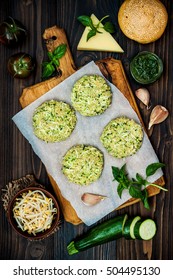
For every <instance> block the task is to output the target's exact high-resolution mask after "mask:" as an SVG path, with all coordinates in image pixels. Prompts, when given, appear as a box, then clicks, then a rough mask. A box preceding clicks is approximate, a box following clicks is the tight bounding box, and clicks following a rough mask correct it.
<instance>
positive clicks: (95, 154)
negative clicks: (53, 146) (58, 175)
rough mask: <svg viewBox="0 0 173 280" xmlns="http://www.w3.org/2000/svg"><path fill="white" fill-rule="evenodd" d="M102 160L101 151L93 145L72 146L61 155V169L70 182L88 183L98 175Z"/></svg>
mask: <svg viewBox="0 0 173 280" xmlns="http://www.w3.org/2000/svg"><path fill="white" fill-rule="evenodd" d="M103 160H104V159H103V154H102V152H101V151H100V150H98V149H97V148H95V147H93V146H85V145H77V146H73V147H72V148H71V149H70V150H68V151H67V153H66V154H65V156H64V157H63V161H62V166H63V167H62V171H63V173H64V175H65V176H66V177H67V178H68V180H69V181H70V182H72V183H75V184H78V185H81V186H84V185H89V184H91V183H92V182H95V181H96V180H97V179H98V178H99V177H100V175H101V173H102V170H103Z"/></svg>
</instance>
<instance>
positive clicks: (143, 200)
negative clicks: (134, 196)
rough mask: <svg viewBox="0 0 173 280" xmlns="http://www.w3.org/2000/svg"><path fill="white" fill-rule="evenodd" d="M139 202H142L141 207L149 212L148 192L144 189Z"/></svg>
mask: <svg viewBox="0 0 173 280" xmlns="http://www.w3.org/2000/svg"><path fill="white" fill-rule="evenodd" d="M141 201H142V202H143V205H144V207H145V208H146V209H148V210H150V205H149V202H148V192H147V190H146V189H144V190H143V191H142V197H141Z"/></svg>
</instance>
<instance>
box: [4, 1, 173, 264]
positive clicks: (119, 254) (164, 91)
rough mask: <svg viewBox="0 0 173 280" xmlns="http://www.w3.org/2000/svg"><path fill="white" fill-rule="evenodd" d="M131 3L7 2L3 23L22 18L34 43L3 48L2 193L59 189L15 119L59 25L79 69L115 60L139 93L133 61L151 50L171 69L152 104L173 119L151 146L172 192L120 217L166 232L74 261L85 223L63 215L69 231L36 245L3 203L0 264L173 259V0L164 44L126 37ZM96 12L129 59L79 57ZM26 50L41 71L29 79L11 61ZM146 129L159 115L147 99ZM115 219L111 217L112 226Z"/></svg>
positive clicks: (103, 247) (141, 107)
mask: <svg viewBox="0 0 173 280" xmlns="http://www.w3.org/2000/svg"><path fill="white" fill-rule="evenodd" d="M122 2H123V1H112V0H105V1H101V0H86V1H80V0H58V1H56V0H51V1H49V0H42V1H41V0H37V1H36V0H35V1H34V0H33V1H32V0H13V1H12V0H11V1H10V0H6V1H1V3H0V22H2V21H3V20H4V19H5V18H6V17H7V16H8V15H11V16H13V17H14V18H16V19H18V20H20V21H21V22H22V23H23V24H24V25H25V26H26V27H27V29H28V38H27V40H26V41H25V43H24V44H23V45H22V46H21V47H18V48H15V49H7V48H6V47H5V46H3V45H0V57H1V64H0V83H1V87H0V98H1V100H0V106H1V110H0V129H1V135H0V144H1V145H0V156H1V165H0V187H1V189H3V187H4V186H5V185H6V184H7V183H8V182H9V181H11V180H13V179H17V178H20V177H22V176H24V175H26V174H34V175H35V177H36V178H37V180H39V181H40V182H41V183H42V184H44V185H45V186H46V188H48V189H49V190H50V191H52V186H51V183H50V180H49V178H48V176H47V173H46V170H45V167H44V166H43V165H42V163H41V162H40V160H39V158H38V157H37V156H36V155H35V154H34V152H33V151H32V148H31V146H30V144H29V143H28V142H27V141H26V140H25V139H24V137H23V136H22V135H21V133H20V132H19V131H18V129H17V128H16V127H15V125H14V123H13V122H12V120H11V118H12V117H13V115H14V114H16V113H17V112H18V111H19V110H21V105H20V102H19V98H20V96H21V93H22V91H23V89H24V88H28V87H30V86H32V85H34V84H37V83H40V82H41V63H42V62H43V61H44V60H46V59H47V55H46V52H47V50H46V46H45V41H44V40H43V38H42V36H43V33H44V30H45V29H46V28H48V27H50V26H54V25H57V26H59V27H61V28H63V29H64V30H65V33H66V35H67V39H68V42H69V47H70V50H71V52H72V56H73V59H74V65H75V66H74V65H72V68H73V67H74V71H75V67H76V68H79V67H81V66H83V65H85V64H86V63H87V62H89V61H91V60H94V61H97V60H101V59H105V58H108V57H112V58H114V59H118V60H121V61H122V64H123V67H124V69H125V73H126V76H127V78H128V81H129V84H130V86H131V89H132V91H133V92H134V91H135V90H136V89H137V88H139V85H138V84H137V83H135V82H134V80H133V79H132V77H131V76H130V73H129V63H130V61H131V59H132V58H133V56H134V55H136V54H137V53H138V52H139V51H143V50H149V51H153V52H155V53H156V54H158V55H159V56H160V57H161V58H162V60H163V63H164V73H163V75H162V77H161V78H160V79H159V80H158V81H157V82H155V83H154V84H152V85H150V86H147V88H148V90H149V91H150V93H151V100H152V106H154V105H157V104H161V105H163V106H165V107H166V108H167V109H168V110H169V112H170V116H169V118H168V119H167V120H166V121H165V122H163V123H162V124H160V125H157V126H155V127H154V130H153V133H152V135H151V137H150V140H151V143H152V145H153V147H154V149H155V151H156V153H157V155H158V157H159V159H160V161H161V162H164V163H165V164H166V166H165V168H164V177H165V182H166V187H167V188H168V192H167V193H165V192H160V193H159V194H158V195H157V196H154V197H152V198H150V200H149V202H150V205H151V210H150V211H147V210H145V209H144V208H143V205H142V204H141V203H137V204H135V205H131V206H129V207H125V208H124V209H121V210H118V211H117V212H116V215H118V214H120V213H128V215H129V216H133V215H141V216H143V217H152V218H154V219H155V220H156V223H157V226H158V230H157V234H156V237H155V238H154V239H153V240H152V241H147V242H146V241H145V242H144V241H139V240H135V241H129V240H125V239H119V240H117V241H112V242H110V243H107V244H104V245H101V246H97V247H95V248H93V249H89V250H87V251H85V252H82V253H79V254H77V255H74V256H68V254H67V250H66V246H67V244H68V243H69V242H70V241H71V240H72V239H73V238H74V237H76V236H78V235H81V234H82V233H83V232H84V231H86V230H87V229H88V227H87V226H85V225H84V224H80V225H78V226H74V225H72V224H70V223H68V222H66V221H64V219H63V216H62V217H61V220H62V223H61V229H60V230H59V231H58V232H56V233H55V234H54V235H53V236H50V237H49V238H47V239H45V240H43V241H38V242H30V241H28V240H25V239H23V238H22V237H19V236H18V235H16V233H15V232H14V231H13V230H12V229H11V227H10V225H9V224H8V221H7V219H6V216H5V212H4V209H3V207H2V203H1V204H0V211H1V213H0V221H1V227H0V258H1V259H33V260H35V259H47V260H48V259H61V260H63V259H64V260H68V259H69V260H70V259H73V260H77V259H81V260H82V259H83V260H85V259H86V260H87V259H91V260H92V259H93V260H94V259H95V260H116V259H117V260H120V259H122V260H131V259H132V260H135V259H144V260H145V259H156V260H159V259H173V242H172V231H173V219H172V212H173V205H172V199H173V193H172V185H173V182H172V181H173V180H172V162H173V153H172V149H173V141H172V134H173V131H172V127H173V119H172V110H173V109H172V98H173V96H172V94H173V92H172V78H173V54H172V51H171V49H172V44H173V30H172V28H171V26H172V25H173V4H172V1H166V0H164V1H162V2H163V3H164V4H165V6H166V8H167V10H168V14H169V22H168V26H167V28H166V31H165V33H164V35H163V36H162V37H161V38H160V39H159V40H158V41H156V42H154V43H151V44H148V45H141V44H138V43H136V42H134V41H132V40H130V39H128V38H126V37H125V36H124V35H123V34H122V32H121V31H120V29H119V26H118V23H117V13H118V9H119V7H120V5H121V3H122ZM91 13H95V14H96V16H98V17H99V18H101V17H103V16H104V15H106V14H109V15H110V19H111V20H112V21H114V23H115V26H116V33H115V34H114V38H115V39H116V40H117V41H118V42H119V43H120V45H121V46H122V48H123V49H124V54H116V53H106V52H105V53H103V52H88V51H86V52H84V51H77V50H76V47H77V44H78V41H79V39H80V36H81V34H82V31H83V27H82V26H81V24H79V22H78V21H77V20H76V18H77V16H79V15H82V14H87V15H90V14H91ZM19 51H25V52H27V53H29V54H30V55H32V56H33V57H34V58H35V59H36V62H37V67H36V71H35V73H34V74H33V75H32V76H31V77H30V78H28V79H26V80H17V79H13V78H12V77H11V76H10V75H9V73H8V72H7V67H6V65H7V61H8V58H9V56H10V55H12V54H14V53H17V52H19ZM136 102H137V104H138V108H139V111H140V114H141V116H142V119H143V122H144V124H145V125H146V126H147V124H148V121H149V116H150V113H151V111H147V110H146V108H145V106H144V105H142V104H141V103H140V102H139V100H136ZM112 216H115V213H111V214H109V215H107V216H106V217H105V218H104V219H102V220H106V219H108V218H110V217H112Z"/></svg>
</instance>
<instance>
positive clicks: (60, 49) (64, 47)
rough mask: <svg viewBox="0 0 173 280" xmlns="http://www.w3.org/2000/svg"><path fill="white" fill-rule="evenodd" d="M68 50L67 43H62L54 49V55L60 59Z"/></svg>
mask: <svg viewBox="0 0 173 280" xmlns="http://www.w3.org/2000/svg"><path fill="white" fill-rule="evenodd" d="M66 50H67V45H66V44H61V45H59V46H58V47H57V48H56V49H55V50H54V51H53V56H55V57H56V58H59V59H60V58H61V57H63V56H64V54H65V53H66Z"/></svg>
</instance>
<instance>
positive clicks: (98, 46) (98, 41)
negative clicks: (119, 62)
mask: <svg viewBox="0 0 173 280" xmlns="http://www.w3.org/2000/svg"><path fill="white" fill-rule="evenodd" d="M91 19H92V21H93V24H94V25H97V24H98V22H99V20H98V18H96V16H95V15H94V14H92V15H91ZM90 30H91V29H90V28H89V27H88V26H87V27H86V28H85V30H84V32H83V34H82V37H81V39H80V41H79V44H78V46H77V50H81V51H85V50H86V51H105V52H120V53H123V52H124V51H123V49H122V48H121V47H120V45H119V44H118V43H117V42H116V41H115V39H114V38H113V37H112V36H111V34H110V33H109V32H107V31H106V30H104V29H103V24H102V23H100V25H99V28H98V31H99V32H102V33H97V34H96V35H95V36H93V37H91V38H90V39H89V40H88V41H87V34H88V32H89V31H90Z"/></svg>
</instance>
